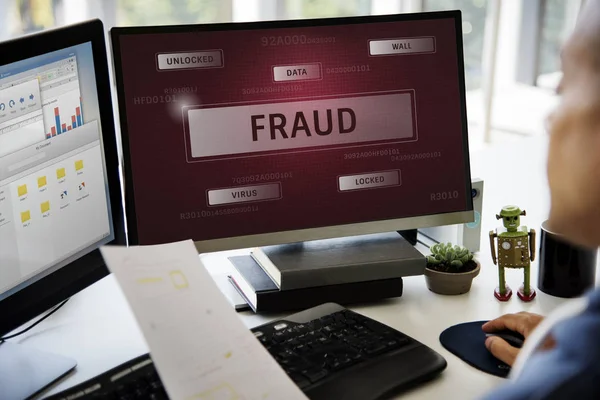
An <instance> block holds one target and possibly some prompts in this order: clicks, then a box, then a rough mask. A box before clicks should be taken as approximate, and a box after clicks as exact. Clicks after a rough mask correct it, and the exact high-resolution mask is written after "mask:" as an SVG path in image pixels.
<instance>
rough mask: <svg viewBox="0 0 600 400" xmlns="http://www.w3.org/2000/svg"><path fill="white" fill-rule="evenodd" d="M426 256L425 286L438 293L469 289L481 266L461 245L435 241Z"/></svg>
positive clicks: (452, 292)
mask: <svg viewBox="0 0 600 400" xmlns="http://www.w3.org/2000/svg"><path fill="white" fill-rule="evenodd" d="M430 250H431V255H429V256H427V266H426V268H425V281H426V282H427V287H428V288H429V290H431V291H432V292H434V293H439V294H463V293H466V292H468V291H469V290H470V289H471V283H472V281H473V278H475V277H476V276H477V275H479V270H480V268H481V266H480V264H479V262H478V261H476V260H475V259H473V253H471V252H470V251H469V250H468V249H467V248H465V247H463V246H453V245H452V243H437V244H435V245H433V246H431V248H430Z"/></svg>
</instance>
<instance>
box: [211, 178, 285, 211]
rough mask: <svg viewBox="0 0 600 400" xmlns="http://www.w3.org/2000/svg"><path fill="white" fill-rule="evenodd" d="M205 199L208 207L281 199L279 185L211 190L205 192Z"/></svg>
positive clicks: (269, 184)
mask: <svg viewBox="0 0 600 400" xmlns="http://www.w3.org/2000/svg"><path fill="white" fill-rule="evenodd" d="M207 197H208V205H209V206H220V205H223V204H235V203H248V202H252V201H264V200H278V199H280V198H281V183H279V182H277V183H266V184H261V185H252V186H238V187H232V188H225V189H211V190H208V191H207Z"/></svg>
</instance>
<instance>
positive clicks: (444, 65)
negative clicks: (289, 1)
mask: <svg viewBox="0 0 600 400" xmlns="http://www.w3.org/2000/svg"><path fill="white" fill-rule="evenodd" d="M111 38H112V46H113V55H114V57H113V58H114V62H115V78H116V82H117V91H118V98H119V113H120V120H121V132H122V136H123V147H124V161H125V185H126V190H125V192H126V210H127V215H128V238H129V240H130V243H134V244H156V243H164V242H172V241H176V240H183V239H189V238H191V239H193V240H194V241H196V244H197V247H198V248H199V250H200V251H216V250H223V249H231V248H245V247H253V246H262V245H267V244H280V243H291V242H299V241H307V240H315V239H325V238H334V237H344V236H353V235H362V234H370V233H378V232H390V231H397V230H403V229H415V228H419V227H425V226H437V225H444V224H454V223H461V222H467V221H472V220H473V204H472V199H471V178H470V168H469V151H468V136H467V117H466V106H465V83H464V67H463V49H462V31H461V14H460V12H459V11H450V12H436V13H418V14H405V15H389V16H371V17H354V18H331V19H311V20H293V21H270V22H257V23H227V24H210V25H187V26H160V27H158V26H157V27H129V28H113V29H112V30H111Z"/></svg>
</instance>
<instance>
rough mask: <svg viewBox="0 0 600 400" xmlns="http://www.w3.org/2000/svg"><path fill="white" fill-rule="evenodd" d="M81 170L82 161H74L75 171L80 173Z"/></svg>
mask: <svg viewBox="0 0 600 400" xmlns="http://www.w3.org/2000/svg"><path fill="white" fill-rule="evenodd" d="M82 169H83V160H77V161H75V171H80V170H82Z"/></svg>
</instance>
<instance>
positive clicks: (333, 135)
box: [184, 91, 417, 159]
mask: <svg viewBox="0 0 600 400" xmlns="http://www.w3.org/2000/svg"><path fill="white" fill-rule="evenodd" d="M412 93H413V92H412V91H404V92H400V93H391V94H372V95H363V96H358V97H343V98H336V99H313V100H304V101H292V102H286V103H275V104H253V105H241V106H231V107H217V108H209V107H206V108H194V107H188V108H186V109H184V113H185V112H187V124H186V127H187V132H186V133H187V134H188V135H189V136H188V137H189V143H188V146H189V147H190V148H189V153H190V154H191V156H192V158H194V159H201V158H204V157H215V156H220V158H226V156H228V157H232V156H233V158H235V156H236V155H238V156H237V157H241V156H240V155H241V154H244V156H246V155H248V153H257V152H286V151H294V152H296V151H298V150H301V149H304V148H308V147H311V148H316V149H319V148H323V147H328V148H330V147H352V146H359V145H361V144H363V143H367V142H382V141H386V142H398V141H407V140H415V139H416V136H417V132H416V124H415V122H414V117H413V114H414V111H413V110H414V104H413V94H412ZM313 150H314V149H311V150H310V151H313ZM307 151H308V150H307Z"/></svg>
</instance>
